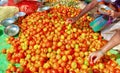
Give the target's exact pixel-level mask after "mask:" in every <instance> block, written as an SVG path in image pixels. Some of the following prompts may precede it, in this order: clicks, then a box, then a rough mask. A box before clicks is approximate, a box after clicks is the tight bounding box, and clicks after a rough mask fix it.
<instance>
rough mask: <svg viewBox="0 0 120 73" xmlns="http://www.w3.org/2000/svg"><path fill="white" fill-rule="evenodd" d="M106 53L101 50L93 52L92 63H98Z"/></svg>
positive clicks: (90, 58) (90, 57) (90, 59)
mask: <svg viewBox="0 0 120 73" xmlns="http://www.w3.org/2000/svg"><path fill="white" fill-rule="evenodd" d="M103 55H104V53H103V52H102V51H101V50H100V51H96V52H93V53H91V54H90V55H89V62H90V63H96V62H97V61H98V60H100V59H101V58H102V57H103Z"/></svg>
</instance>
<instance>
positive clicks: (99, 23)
mask: <svg viewBox="0 0 120 73" xmlns="http://www.w3.org/2000/svg"><path fill="white" fill-rule="evenodd" d="M111 23H112V18H111V17H109V16H107V15H101V16H99V17H97V18H96V19H95V20H94V21H92V22H91V23H90V26H91V27H92V29H93V31H94V32H98V31H100V30H102V29H103V28H104V27H105V26H107V25H109V24H111Z"/></svg>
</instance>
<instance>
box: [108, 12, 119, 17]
mask: <svg viewBox="0 0 120 73" xmlns="http://www.w3.org/2000/svg"><path fill="white" fill-rule="evenodd" d="M108 14H109V15H110V16H111V17H113V18H117V17H119V16H120V13H119V12H116V11H110V12H109V13H108Z"/></svg>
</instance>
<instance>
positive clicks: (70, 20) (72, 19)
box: [66, 17, 78, 24]
mask: <svg viewBox="0 0 120 73" xmlns="http://www.w3.org/2000/svg"><path fill="white" fill-rule="evenodd" d="M77 20H78V17H72V18H68V19H67V20H66V22H67V23H71V24H73V23H75V22H76V21H77Z"/></svg>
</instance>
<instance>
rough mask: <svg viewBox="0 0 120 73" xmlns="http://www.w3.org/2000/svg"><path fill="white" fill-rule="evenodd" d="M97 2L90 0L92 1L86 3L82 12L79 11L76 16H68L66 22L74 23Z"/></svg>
mask: <svg viewBox="0 0 120 73" xmlns="http://www.w3.org/2000/svg"><path fill="white" fill-rule="evenodd" d="M97 4H98V1H97V0H92V2H91V3H90V4H88V5H87V6H86V7H85V8H84V9H83V10H82V12H80V13H79V15H78V16H76V17H72V18H68V19H67V22H68V23H75V22H76V21H77V20H78V19H79V18H80V17H81V16H83V15H84V14H85V13H87V12H88V11H90V10H91V9H93V8H94V7H95V6H96V5H97Z"/></svg>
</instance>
